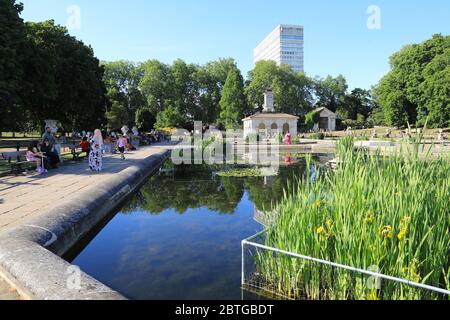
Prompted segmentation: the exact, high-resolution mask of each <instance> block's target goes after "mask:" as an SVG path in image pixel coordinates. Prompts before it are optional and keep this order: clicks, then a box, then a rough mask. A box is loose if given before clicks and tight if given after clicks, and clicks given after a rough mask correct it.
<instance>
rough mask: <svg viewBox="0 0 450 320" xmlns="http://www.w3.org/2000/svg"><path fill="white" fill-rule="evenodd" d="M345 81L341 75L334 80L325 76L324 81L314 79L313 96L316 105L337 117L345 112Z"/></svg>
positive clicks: (346, 86)
mask: <svg viewBox="0 0 450 320" xmlns="http://www.w3.org/2000/svg"><path fill="white" fill-rule="evenodd" d="M347 89H348V85H347V80H345V78H344V76H343V75H338V76H337V77H336V78H333V77H332V76H327V77H326V78H325V79H320V78H316V79H315V95H316V97H317V104H318V105H319V106H320V107H325V108H327V109H329V110H331V111H333V112H336V113H337V114H338V115H339V116H341V113H343V112H345V97H346V94H347Z"/></svg>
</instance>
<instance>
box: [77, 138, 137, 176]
mask: <svg viewBox="0 0 450 320" xmlns="http://www.w3.org/2000/svg"><path fill="white" fill-rule="evenodd" d="M115 136H116V135H115ZM116 137H117V139H116V141H115V143H116V148H117V150H118V151H119V153H120V157H121V159H122V160H125V151H126V148H127V146H128V145H129V142H128V139H127V137H126V136H125V135H122V134H118V135H117V136H116ZM105 138H106V139H111V138H112V137H111V135H110V134H107V136H106V137H105ZM80 147H81V151H82V152H86V153H87V154H88V155H89V168H90V169H91V170H92V171H95V172H101V171H102V170H103V152H104V139H103V134H102V132H101V130H100V129H96V130H95V131H94V134H93V135H92V136H85V137H83V139H82V141H81V142H80Z"/></svg>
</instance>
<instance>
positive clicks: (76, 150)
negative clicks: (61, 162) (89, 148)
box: [69, 144, 85, 161]
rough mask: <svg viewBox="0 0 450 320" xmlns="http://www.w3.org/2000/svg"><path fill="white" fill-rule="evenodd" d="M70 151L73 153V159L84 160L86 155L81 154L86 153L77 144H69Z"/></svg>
mask: <svg viewBox="0 0 450 320" xmlns="http://www.w3.org/2000/svg"><path fill="white" fill-rule="evenodd" d="M69 149H70V153H71V154H72V159H73V161H79V160H83V159H84V158H85V156H81V154H83V153H85V152H83V151H82V150H81V148H80V147H79V146H77V145H75V144H73V145H71V146H69Z"/></svg>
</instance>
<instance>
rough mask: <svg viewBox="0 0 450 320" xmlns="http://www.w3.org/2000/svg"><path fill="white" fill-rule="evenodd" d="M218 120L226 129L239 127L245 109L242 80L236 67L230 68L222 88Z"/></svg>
mask: <svg viewBox="0 0 450 320" xmlns="http://www.w3.org/2000/svg"><path fill="white" fill-rule="evenodd" d="M220 108H221V112H220V120H221V122H222V123H223V124H224V125H225V127H226V128H227V129H236V128H240V127H241V120H242V119H243V115H244V111H245V95H244V80H243V78H242V75H241V73H240V72H239V70H238V69H231V70H230V72H229V73H228V77H227V81H226V82H225V86H224V87H223V90H222V98H221V100H220Z"/></svg>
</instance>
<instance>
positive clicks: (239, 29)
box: [22, 0, 450, 88]
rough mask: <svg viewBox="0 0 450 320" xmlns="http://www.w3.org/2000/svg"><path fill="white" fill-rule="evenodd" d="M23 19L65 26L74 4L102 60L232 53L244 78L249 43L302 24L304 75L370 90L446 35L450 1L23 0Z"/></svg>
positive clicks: (84, 36) (197, 59)
mask: <svg viewBox="0 0 450 320" xmlns="http://www.w3.org/2000/svg"><path fill="white" fill-rule="evenodd" d="M22 2H23V3H24V5H25V10H24V12H23V14H22V17H23V18H24V19H25V20H26V21H42V20H46V19H54V20H55V21H56V22H57V23H59V24H63V25H67V21H68V19H69V18H70V14H69V13H67V9H68V7H69V6H71V5H77V6H78V7H79V8H80V18H81V19H80V27H81V28H80V29H78V30H77V29H73V30H71V31H70V33H71V34H72V35H74V36H76V37H77V38H79V39H81V40H83V41H84V42H85V43H86V44H90V45H91V46H92V47H93V48H94V50H95V54H96V55H97V57H98V58H100V59H102V60H117V59H125V60H131V61H145V60H147V59H153V58H156V59H158V60H161V61H163V62H166V63H171V62H172V61H173V60H175V59H177V58H181V59H184V60H185V61H187V62H191V63H199V64H203V63H205V62H207V61H210V60H215V59H217V58H219V57H233V58H234V59H235V60H236V61H237V63H238V65H239V67H240V69H241V70H242V72H243V74H244V76H246V74H247V72H248V71H249V70H250V69H251V68H252V67H253V61H252V60H253V59H252V55H253V48H254V47H255V46H256V45H257V44H258V43H259V42H260V41H261V40H263V39H264V37H265V36H266V35H267V34H268V33H269V32H270V31H272V30H273V29H274V28H275V27H276V26H277V25H278V24H282V23H284V24H300V25H303V26H304V27H305V72H306V73H307V74H308V75H309V76H316V75H318V76H326V75H328V74H331V75H333V76H336V75H338V74H340V73H341V74H343V75H344V76H345V77H346V78H347V80H348V82H349V86H350V88H354V87H363V88H370V87H371V86H372V85H374V84H376V83H377V82H378V80H379V79H380V78H381V77H382V76H383V75H384V74H385V73H386V72H387V71H388V70H389V65H388V58H389V56H390V55H391V54H392V53H394V52H395V51H397V50H399V49H400V48H401V47H402V46H403V45H406V44H408V43H415V42H421V41H423V40H425V39H427V38H430V37H431V35H432V34H434V33H442V34H445V35H449V34H450V23H449V21H450V1H448V0H427V1H423V0H394V1H393V0H370V1H366V0H340V1H338V0H308V1H306V0H282V1H275V0H221V1H218V0H126V1H125V0H121V1H119V0H95V1H92V0H69V1H67V0H22ZM370 5H377V6H378V7H379V8H380V10H381V29H380V30H370V29H369V28H368V27H367V20H368V18H369V14H367V8H368V7H369V6H370Z"/></svg>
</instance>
